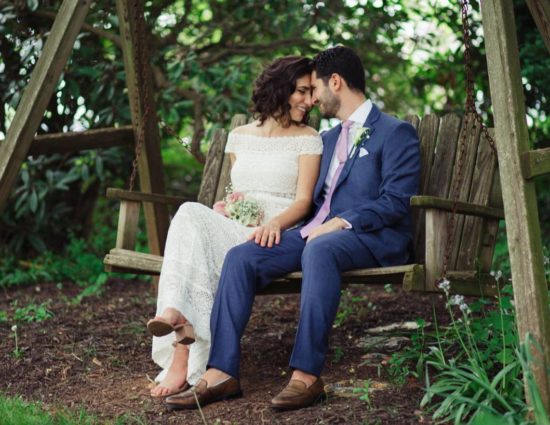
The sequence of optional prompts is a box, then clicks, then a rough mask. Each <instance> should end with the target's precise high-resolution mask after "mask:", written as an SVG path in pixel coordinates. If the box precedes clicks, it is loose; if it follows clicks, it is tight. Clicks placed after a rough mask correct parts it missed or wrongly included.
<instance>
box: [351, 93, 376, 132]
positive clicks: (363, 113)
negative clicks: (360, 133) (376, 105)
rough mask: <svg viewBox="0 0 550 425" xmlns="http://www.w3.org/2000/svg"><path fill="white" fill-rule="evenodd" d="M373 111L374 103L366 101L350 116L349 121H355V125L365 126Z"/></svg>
mask: <svg viewBox="0 0 550 425" xmlns="http://www.w3.org/2000/svg"><path fill="white" fill-rule="evenodd" d="M371 109H372V102H371V101H370V99H367V100H365V101H364V102H363V103H362V104H361V105H360V106H359V107H358V108H357V109H356V110H355V111H353V113H352V114H351V115H350V116H349V118H348V120H350V121H353V123H354V124H353V125H354V126H355V125H356V124H359V125H361V126H362V125H363V124H364V123H365V121H366V120H367V117H368V116H369V114H370V111H371Z"/></svg>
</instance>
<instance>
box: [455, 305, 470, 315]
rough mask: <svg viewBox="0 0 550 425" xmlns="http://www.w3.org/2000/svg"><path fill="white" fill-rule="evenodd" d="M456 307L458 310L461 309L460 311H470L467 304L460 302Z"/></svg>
mask: <svg viewBox="0 0 550 425" xmlns="http://www.w3.org/2000/svg"><path fill="white" fill-rule="evenodd" d="M458 307H459V308H460V311H462V313H466V314H467V313H470V307H468V304H466V303H462V304H460V305H459V306H458Z"/></svg>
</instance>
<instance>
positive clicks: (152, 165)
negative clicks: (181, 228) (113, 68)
mask: <svg viewBox="0 0 550 425" xmlns="http://www.w3.org/2000/svg"><path fill="white" fill-rule="evenodd" d="M137 1H143V0H137ZM129 3H130V1H129V0H117V2H116V7H117V14H118V20H119V26H120V35H121V42H122V52H123V56H124V68H125V70H126V84H127V86H128V97H129V98H130V105H131V108H130V110H131V113H132V125H133V127H134V135H135V141H136V143H137V142H138V135H139V132H140V131H141V128H142V126H143V124H144V123H143V122H142V117H143V112H144V111H145V108H148V110H149V115H148V121H147V123H146V126H145V128H144V134H145V137H144V140H143V146H142V148H141V154H140V157H139V161H138V171H139V183H140V190H141V191H142V192H147V193H151V192H152V193H164V192H165V189H164V177H163V166H162V157H161V155H160V135H159V128H158V121H157V116H156V110H155V101H154V96H155V94H154V90H153V81H152V78H151V72H150V65H149V63H148V58H149V55H148V52H147V50H146V54H145V55H144V57H145V58H146V59H145V61H144V62H145V64H144V67H145V68H146V69H147V70H148V71H149V72H145V73H144V74H145V75H141V74H140V72H141V71H140V70H139V69H135V68H136V67H135V63H136V62H135V56H136V50H137V46H138V43H139V40H136V39H135V37H134V34H135V31H136V17H135V14H136V11H135V10H134V8H133V7H132V6H131V5H130V4H129ZM144 39H145V40H147V36H145V35H144ZM140 48H141V49H147V42H144V43H143V44H142V45H140ZM146 90H147V93H146ZM146 101H147V104H146V103H145V102H146ZM143 210H144V213H145V224H146V226H147V239H148V242H149V250H150V251H151V253H152V254H158V255H162V253H163V252H164V245H165V242H166V235H167V233H168V226H169V225H170V218H169V216H168V209H167V207H166V205H152V204H148V203H146V204H144V206H143Z"/></svg>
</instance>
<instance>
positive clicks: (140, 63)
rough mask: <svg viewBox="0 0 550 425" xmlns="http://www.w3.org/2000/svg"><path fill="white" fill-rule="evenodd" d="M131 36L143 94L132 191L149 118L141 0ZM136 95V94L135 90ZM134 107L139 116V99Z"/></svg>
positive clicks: (172, 132)
mask: <svg viewBox="0 0 550 425" xmlns="http://www.w3.org/2000/svg"><path fill="white" fill-rule="evenodd" d="M133 36H134V40H136V44H135V46H136V49H135V54H134V69H135V72H136V75H135V81H136V85H138V86H139V85H140V84H141V86H142V87H143V91H144V95H143V105H144V110H143V115H142V116H141V123H139V124H141V125H139V127H138V140H137V143H136V145H135V150H134V159H133V161H132V173H131V174H130V181H129V183H128V190H129V191H133V190H134V185H135V180H136V175H137V169H138V162H139V157H140V155H141V150H142V148H143V142H144V139H145V128H146V127H147V126H146V123H147V121H148V119H149V116H150V113H151V110H150V105H149V67H148V66H146V60H145V13H144V7H143V1H142V0H134V30H133ZM135 92H136V96H138V95H137V90H136V91H135ZM133 107H134V116H136V117H137V116H139V99H137V98H135V99H134V102H133ZM159 124H160V126H161V127H162V128H163V129H164V130H166V132H167V133H168V134H170V135H171V136H173V137H175V138H176V139H177V140H178V141H179V143H180V144H181V145H182V146H183V147H184V148H185V149H187V151H188V152H189V153H190V154H191V155H192V154H193V152H191V147H190V146H189V143H188V142H186V141H185V140H184V139H182V138H181V137H180V136H179V135H178V134H177V133H176V131H175V130H174V129H173V128H171V127H170V126H169V125H168V124H166V123H165V122H164V121H163V120H159Z"/></svg>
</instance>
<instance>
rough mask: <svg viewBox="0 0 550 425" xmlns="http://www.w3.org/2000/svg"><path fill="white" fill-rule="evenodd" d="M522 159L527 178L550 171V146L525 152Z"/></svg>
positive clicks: (524, 175)
mask: <svg viewBox="0 0 550 425" xmlns="http://www.w3.org/2000/svg"><path fill="white" fill-rule="evenodd" d="M521 160H522V163H523V166H522V171H523V177H524V178H525V179H532V178H533V177H537V176H542V175H543V174H548V173H550V148H545V149H537V150H534V151H527V152H524V153H523V154H522V158H521Z"/></svg>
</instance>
